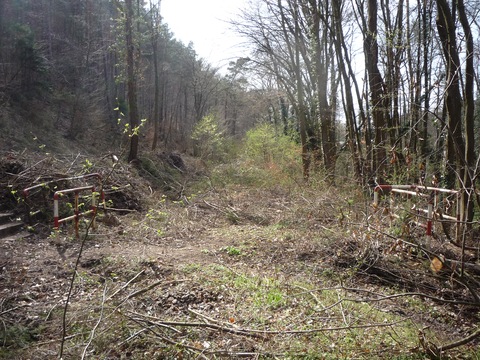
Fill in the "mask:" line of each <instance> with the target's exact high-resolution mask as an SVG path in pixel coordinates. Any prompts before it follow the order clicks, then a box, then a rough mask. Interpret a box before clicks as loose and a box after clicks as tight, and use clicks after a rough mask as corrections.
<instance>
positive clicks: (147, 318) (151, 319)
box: [129, 311, 265, 339]
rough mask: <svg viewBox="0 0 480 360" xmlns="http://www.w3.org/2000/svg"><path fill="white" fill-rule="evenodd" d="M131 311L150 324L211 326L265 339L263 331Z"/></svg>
mask: <svg viewBox="0 0 480 360" xmlns="http://www.w3.org/2000/svg"><path fill="white" fill-rule="evenodd" d="M129 313H131V314H133V315H135V316H139V317H140V319H137V320H139V321H142V320H143V321H146V322H148V323H150V324H155V325H160V324H161V325H171V326H183V327H199V328H202V327H205V328H210V329H213V330H218V331H223V332H227V333H230V334H235V335H242V336H248V337H255V338H261V339H265V338H264V337H263V336H262V335H259V334H261V333H263V332H262V331H250V330H244V329H234V328H230V327H225V326H221V325H217V324H211V323H203V322H202V323H198V322H181V321H164V320H162V319H159V318H157V317H155V316H149V315H143V314H139V313H136V312H134V311H129Z"/></svg>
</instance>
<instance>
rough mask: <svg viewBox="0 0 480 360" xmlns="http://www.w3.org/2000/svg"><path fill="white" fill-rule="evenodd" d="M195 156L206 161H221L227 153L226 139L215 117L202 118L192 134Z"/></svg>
mask: <svg viewBox="0 0 480 360" xmlns="http://www.w3.org/2000/svg"><path fill="white" fill-rule="evenodd" d="M192 140H193V141H194V144H193V150H194V154H195V156H198V157H200V158H202V159H204V160H212V159H221V158H222V157H223V154H224V152H225V145H226V144H225V137H224V133H223V131H222V130H221V129H220V126H219V124H218V121H217V119H216V117H215V116H214V115H207V116H205V117H203V118H202V120H200V121H199V122H198V123H197V124H196V125H195V127H194V129H193V132H192Z"/></svg>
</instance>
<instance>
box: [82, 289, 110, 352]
mask: <svg viewBox="0 0 480 360" xmlns="http://www.w3.org/2000/svg"><path fill="white" fill-rule="evenodd" d="M106 296H107V282H105V287H104V288H103V295H102V304H101V307H100V316H99V317H98V320H97V322H96V324H95V326H94V327H93V329H92V331H91V332H90V337H89V339H88V342H87V345H85V349H83V354H82V360H83V359H85V356H86V355H87V350H88V348H89V347H90V344H91V343H92V341H93V338H94V337H95V331H96V330H97V328H98V326H99V325H100V322H101V321H102V319H103V310H104V309H105V302H106V301H107V299H106Z"/></svg>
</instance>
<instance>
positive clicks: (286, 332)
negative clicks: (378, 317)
mask: <svg viewBox="0 0 480 360" xmlns="http://www.w3.org/2000/svg"><path fill="white" fill-rule="evenodd" d="M129 313H131V314H133V315H135V316H139V317H140V319H136V320H137V321H142V318H143V321H146V322H148V323H150V324H162V325H171V326H183V327H199V328H210V329H213V330H219V331H224V332H228V333H232V334H236V335H243V336H249V337H259V338H262V339H265V337H263V336H261V335H303V334H314V333H321V332H328V331H341V330H352V329H370V328H378V327H392V326H395V325H397V324H399V323H402V322H404V321H406V319H402V320H399V321H395V322H392V323H375V324H365V325H350V326H338V327H325V328H316V329H308V330H255V329H242V328H237V329H234V328H227V327H224V326H220V325H216V324H210V323H196V322H181V321H164V320H162V319H159V318H157V317H155V316H150V315H144V314H139V313H136V312H133V311H129Z"/></svg>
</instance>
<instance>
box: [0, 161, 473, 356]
mask: <svg viewBox="0 0 480 360" xmlns="http://www.w3.org/2000/svg"><path fill="white" fill-rule="evenodd" d="M152 159H154V161H153V165H152V163H151V162H152V161H151V160H152ZM155 159H156V160H155ZM87 160H88V159H85V158H79V157H78V156H77V157H76V158H75V157H72V158H65V159H58V158H56V159H55V158H50V159H49V160H48V161H47V160H46V159H43V158H41V157H39V158H36V159H34V158H32V157H31V156H28V157H27V156H25V155H20V154H9V155H8V156H7V155H5V156H4V157H3V160H2V164H3V165H2V166H3V168H4V170H5V169H7V167H8V170H9V171H6V170H5V171H4V173H5V174H4V175H3V178H2V179H1V180H2V185H3V186H4V185H5V184H7V183H8V184H9V186H10V188H9V189H10V193H13V192H15V191H18V190H20V189H21V187H22V186H24V185H26V184H31V183H32V181H33V180H34V179H35V176H34V175H38V173H39V172H40V171H41V172H42V174H49V175H50V176H49V177H48V176H47V177H46V179H47V178H48V179H52V178H55V176H56V177H57V178H58V176H59V174H63V175H67V174H68V175H72V173H77V174H78V171H79V170H81V169H82V167H83V168H85V167H88V170H91V171H99V172H101V173H102V174H103V175H104V177H103V179H104V180H103V182H104V186H105V188H106V189H107V190H108V191H107V201H108V200H111V202H110V203H109V206H110V207H113V208H116V209H123V211H114V210H110V211H108V212H107V214H104V213H103V211H100V212H99V215H98V218H97V221H96V222H97V227H96V228H91V227H90V228H88V234H87V227H88V226H89V222H88V221H86V222H84V221H82V222H81V229H80V237H79V238H78V239H77V238H75V236H74V234H73V232H72V226H71V225H68V226H66V227H65V228H63V227H62V229H61V230H60V231H58V232H50V226H51V225H50V223H49V222H47V220H46V219H48V216H46V215H45V214H44V215H45V216H44V217H40V218H39V219H37V220H35V221H34V223H32V224H31V225H30V227H29V228H28V229H29V230H30V231H31V232H30V233H28V234H25V235H26V236H24V237H20V238H18V237H11V238H5V239H2V240H0V280H1V282H0V320H1V321H0V358H1V359H32V360H33V359H55V358H57V357H58V355H59V354H60V353H61V355H62V357H63V359H182V358H183V359H190V358H191V359H197V358H199V359H216V358H232V359H234V358H246V359H266V358H268V359H269V358H272V359H274V358H279V359H285V358H292V359H295V358H304V359H384V358H389V359H411V358H417V359H423V358H426V356H427V355H428V354H430V357H433V356H434V355H437V356H439V357H440V358H445V359H446V358H456V359H457V358H458V359H480V352H479V350H478V345H479V342H478V339H477V340H473V341H469V342H467V344H465V345H463V346H460V347H456V348H455V349H452V350H448V351H444V352H440V351H439V350H438V348H439V347H441V346H444V345H446V344H449V343H452V342H454V341H456V340H459V339H462V338H465V337H467V336H468V335H469V334H472V333H473V332H474V331H475V329H477V328H478V324H479V323H480V322H479V311H478V310H479V307H478V303H477V304H476V305H475V304H474V303H475V301H474V299H473V300H472V298H471V295H470V293H469V291H467V287H465V286H463V285H462V284H459V283H458V282H456V281H455V279H453V276H452V272H451V271H447V270H445V269H441V270H439V271H437V270H438V269H434V270H435V271H432V269H431V267H432V258H428V257H427V256H426V255H425V253H423V252H422V251H420V250H419V246H420V245H422V246H423V245H425V244H424V242H425V241H426V240H425V239H424V237H423V235H419V233H415V230H412V229H410V230H408V232H407V231H406V230H405V229H404V228H402V226H401V225H397V226H395V227H394V228H392V227H390V226H389V225H390V222H389V221H388V220H387V217H388V216H386V215H385V214H384V213H383V212H382V211H381V210H378V209H374V208H373V207H372V206H371V199H370V197H369V194H366V193H364V192H362V190H361V189H358V188H357V187H355V186H354V185H350V184H349V183H348V182H346V183H345V184H342V185H338V186H327V185H326V184H325V183H324V182H322V181H318V182H316V183H315V181H312V182H311V183H310V184H308V185H307V184H304V183H303V182H299V181H295V180H293V179H292V178H291V177H289V176H285V174H281V173H280V172H278V169H277V170H275V169H271V168H265V169H258V168H255V167H253V166H247V165H245V164H240V163H233V164H231V165H221V166H216V167H212V168H209V169H206V168H204V167H201V166H200V165H199V163H197V162H195V161H194V160H192V161H190V162H188V163H187V164H186V166H185V168H184V169H183V171H182V172H180V171H179V172H178V174H174V172H175V171H176V170H174V171H173V172H172V171H171V170H168V164H166V165H165V164H164V165H162V161H163V160H165V158H164V157H163V158H162V157H161V156H157V157H155V158H153V157H152V158H150V160H149V162H143V163H142V164H143V165H141V166H140V167H141V168H142V169H143V170H142V171H139V170H138V167H137V168H133V167H130V166H127V165H124V164H119V165H118V166H117V167H116V168H115V169H113V172H112V171H110V169H111V165H108V163H107V161H106V159H101V160H98V161H94V160H92V159H90V160H88V161H87ZM12 164H16V165H17V169H16V170H15V171H13V168H15V166H13V165H12ZM145 164H149V165H148V166H146V165H145ZM87 165H88V166H87ZM40 167H41V169H40ZM75 169H76V171H77V172H75V171H74V170H75ZM47 170H48V171H47ZM83 170H85V169H83ZM169 171H170V173H169V174H170V175H168V176H165V177H164V178H163V179H162V180H161V181H158V182H153V181H152V179H153V177H156V180H159V179H158V176H155V175H158V174H157V173H160V172H161V173H165V174H167V173H168V172H169ZM172 174H173V175H172ZM37 177H38V176H37ZM27 178H28V179H27ZM48 179H47V180H48ZM43 181H46V180H45V179H44V180H43ZM57 185H58V184H57V183H55V186H57ZM160 185H161V186H163V188H162V189H160ZM14 188H15V189H17V190H13V191H12V189H14ZM49 199H50V198H49ZM16 200H17V201H19V202H21V200H20V199H19V198H18V197H17V199H16ZM39 201H40V202H41V200H39ZM46 204H47V203H45V207H48V206H51V204H50V203H49V205H48V206H47V205H46ZM37 206H40V205H38V204H37ZM18 208H19V206H17V210H18ZM32 210H33V209H32ZM45 211H46V210H45ZM50 220H51V216H50V218H49V219H48V221H50ZM432 241H437V240H432ZM437 242H438V244H435V245H434V244H432V245H431V246H430V248H434V247H435V246H436V247H437V250H438V248H440V247H442V249H443V250H444V251H443V253H448V254H450V255H451V253H452V252H453V251H454V250H452V249H446V248H445V246H446V245H445V244H444V242H441V241H437ZM73 275H75V277H73ZM476 278H477V279H478V277H476ZM72 280H73V283H72ZM477 281H478V280H477ZM69 294H70V295H69ZM67 300H68V307H67V308H66V307H65V303H66V301H67Z"/></svg>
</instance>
